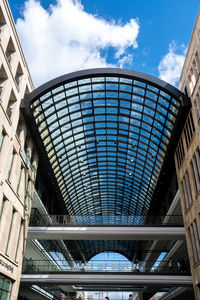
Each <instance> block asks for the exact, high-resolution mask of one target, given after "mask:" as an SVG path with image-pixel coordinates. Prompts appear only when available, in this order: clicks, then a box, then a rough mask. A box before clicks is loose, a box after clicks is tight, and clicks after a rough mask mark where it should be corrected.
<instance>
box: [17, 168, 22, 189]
mask: <svg viewBox="0 0 200 300" xmlns="http://www.w3.org/2000/svg"><path fill="white" fill-rule="evenodd" d="M22 172H23V167H21V168H20V173H19V178H18V183H17V194H18V193H19V187H20V183H21V177H22Z"/></svg>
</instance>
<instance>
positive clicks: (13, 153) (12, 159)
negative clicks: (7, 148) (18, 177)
mask: <svg viewBox="0 0 200 300" xmlns="http://www.w3.org/2000/svg"><path fill="white" fill-rule="evenodd" d="M14 156H15V152H14V150H13V152H12V158H11V161H10V166H9V170H8V180H9V179H10V175H11V171H12V166H13V161H14Z"/></svg>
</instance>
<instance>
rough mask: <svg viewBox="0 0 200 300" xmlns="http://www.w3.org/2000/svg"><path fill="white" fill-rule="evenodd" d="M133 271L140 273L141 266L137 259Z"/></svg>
mask: <svg viewBox="0 0 200 300" xmlns="http://www.w3.org/2000/svg"><path fill="white" fill-rule="evenodd" d="M133 271H136V272H140V266H139V263H138V260H137V258H136V259H135V261H134V264H133Z"/></svg>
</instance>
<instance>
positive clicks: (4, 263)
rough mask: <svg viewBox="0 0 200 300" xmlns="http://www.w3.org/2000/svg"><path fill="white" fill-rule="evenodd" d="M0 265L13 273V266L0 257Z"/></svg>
mask: <svg viewBox="0 0 200 300" xmlns="http://www.w3.org/2000/svg"><path fill="white" fill-rule="evenodd" d="M0 266H3V267H5V268H6V269H7V270H8V271H11V273H13V271H14V268H13V267H12V266H11V265H9V264H8V263H7V262H5V261H3V259H0Z"/></svg>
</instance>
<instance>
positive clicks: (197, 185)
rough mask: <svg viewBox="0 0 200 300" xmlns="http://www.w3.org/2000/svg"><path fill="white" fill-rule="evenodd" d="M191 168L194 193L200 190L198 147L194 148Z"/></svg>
mask: <svg viewBox="0 0 200 300" xmlns="http://www.w3.org/2000/svg"><path fill="white" fill-rule="evenodd" d="M190 166H191V170H192V175H193V183H194V190H195V194H197V193H199V192H200V152H199V148H197V149H196V151H195V153H194V155H193V157H192V160H191V163H190Z"/></svg>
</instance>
